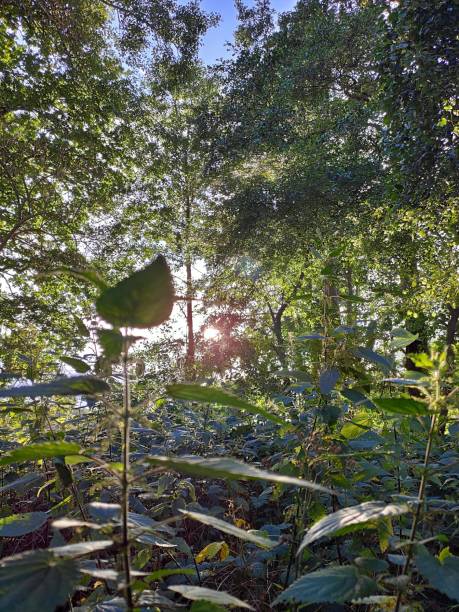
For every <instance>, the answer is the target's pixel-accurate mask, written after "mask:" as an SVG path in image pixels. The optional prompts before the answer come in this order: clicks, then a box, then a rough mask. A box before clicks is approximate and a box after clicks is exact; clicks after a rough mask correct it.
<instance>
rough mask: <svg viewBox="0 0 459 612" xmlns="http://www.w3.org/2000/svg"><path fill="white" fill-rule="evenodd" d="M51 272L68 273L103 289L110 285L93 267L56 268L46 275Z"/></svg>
mask: <svg viewBox="0 0 459 612" xmlns="http://www.w3.org/2000/svg"><path fill="white" fill-rule="evenodd" d="M51 274H68V275H69V276H73V277H74V278H77V279H79V280H84V281H87V282H88V283H92V284H93V285H95V286H96V287H98V288H99V289H101V290H102V291H104V290H105V289H107V287H108V285H107V283H106V282H105V281H104V279H103V278H102V277H101V276H100V274H99V273H98V272H97V271H96V270H93V269H91V268H68V267H62V268H56V269H55V270H51V271H50V272H46V273H45V274H44V275H46V276H47V275H51Z"/></svg>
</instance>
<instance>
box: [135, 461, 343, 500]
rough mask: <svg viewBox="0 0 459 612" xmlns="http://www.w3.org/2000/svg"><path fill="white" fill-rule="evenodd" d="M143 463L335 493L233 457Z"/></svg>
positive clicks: (182, 470) (208, 475)
mask: <svg viewBox="0 0 459 612" xmlns="http://www.w3.org/2000/svg"><path fill="white" fill-rule="evenodd" d="M142 462H145V463H149V464H151V465H157V466H161V467H163V468H167V469H170V470H176V471H177V472H183V473H185V474H190V475H191V476H202V477H204V478H223V479H231V480H268V481H270V482H278V483H281V484H286V485H293V486H297V487H304V488H306V489H314V490H316V491H322V492H324V493H330V494H331V493H333V491H332V490H331V489H328V488H326V487H323V486H322V485H319V484H317V483H315V482H311V481H309V480H303V479H300V478H294V477H293V476H284V475H283V474H277V473H276V472H267V471H266V470H260V469H259V468H256V467H254V466H253V465H249V464H247V463H242V461H237V460H236V459H232V458H231V457H190V456H184V457H163V456H160V455H153V456H150V457H145V458H143V459H142Z"/></svg>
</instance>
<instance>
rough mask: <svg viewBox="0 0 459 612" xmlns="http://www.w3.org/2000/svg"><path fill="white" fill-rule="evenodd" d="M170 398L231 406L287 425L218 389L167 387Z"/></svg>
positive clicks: (181, 385)
mask: <svg viewBox="0 0 459 612" xmlns="http://www.w3.org/2000/svg"><path fill="white" fill-rule="evenodd" d="M166 389H167V392H168V393H169V395H170V396H172V397H174V398H175V399H181V400H188V401H194V402H206V403H213V404H220V405H221V406H231V407H232V408H241V409H242V410H246V411H247V412H250V413H251V414H256V415H261V416H263V417H264V418H265V419H268V420H269V421H274V423H277V424H278V425H285V421H283V420H282V419H281V418H280V417H278V416H276V415H275V414H271V413H270V412H268V411H267V410H264V409H263V408H260V407H258V406H253V405H252V404H249V403H248V402H246V401H245V400H242V399H240V398H239V397H237V396H236V395H232V394H231V393H227V392H226V391H222V390H221V389H217V388H216V387H202V386H201V385H191V384H177V385H169V386H168V387H166Z"/></svg>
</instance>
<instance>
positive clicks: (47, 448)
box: [0, 441, 81, 465]
mask: <svg viewBox="0 0 459 612" xmlns="http://www.w3.org/2000/svg"><path fill="white" fill-rule="evenodd" d="M80 451H81V448H80V446H78V444H75V443H74V442H61V441H52V442H40V443H39V444H30V445H29V446H21V447H20V448H15V449H13V450H11V451H8V452H7V453H5V454H4V455H3V456H2V457H1V458H0V465H10V464H11V463H18V462H20V461H37V460H38V459H43V458H45V457H63V456H65V455H77V454H79V453H80Z"/></svg>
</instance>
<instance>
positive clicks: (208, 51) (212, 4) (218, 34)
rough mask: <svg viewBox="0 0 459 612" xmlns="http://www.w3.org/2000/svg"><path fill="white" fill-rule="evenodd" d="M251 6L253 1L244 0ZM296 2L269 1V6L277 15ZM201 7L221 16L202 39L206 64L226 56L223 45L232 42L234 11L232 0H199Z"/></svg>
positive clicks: (234, 23) (289, 8) (203, 58)
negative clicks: (215, 25) (218, 21)
mask: <svg viewBox="0 0 459 612" xmlns="http://www.w3.org/2000/svg"><path fill="white" fill-rule="evenodd" d="M246 4H247V5H249V6H251V5H253V4H254V3H253V1H251V0H246ZM295 4H296V0H271V6H272V7H273V8H274V9H275V10H276V11H277V12H279V13H282V12H284V11H289V10H291V9H292V8H293V7H294V6H295ZM201 6H202V8H203V9H204V10H206V11H208V12H214V13H218V14H219V15H220V16H221V20H220V23H219V24H218V26H217V27H215V28H212V29H211V30H210V31H209V32H207V34H206V36H205V37H204V41H203V45H202V47H201V51H200V56H201V59H202V60H203V61H204V62H206V63H207V64H212V63H214V62H215V61H216V60H217V59H219V58H221V57H225V56H227V55H228V51H227V49H226V47H225V43H226V42H228V41H231V40H232V37H233V32H234V30H235V27H236V23H237V20H236V9H235V8H234V2H233V0H201Z"/></svg>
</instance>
